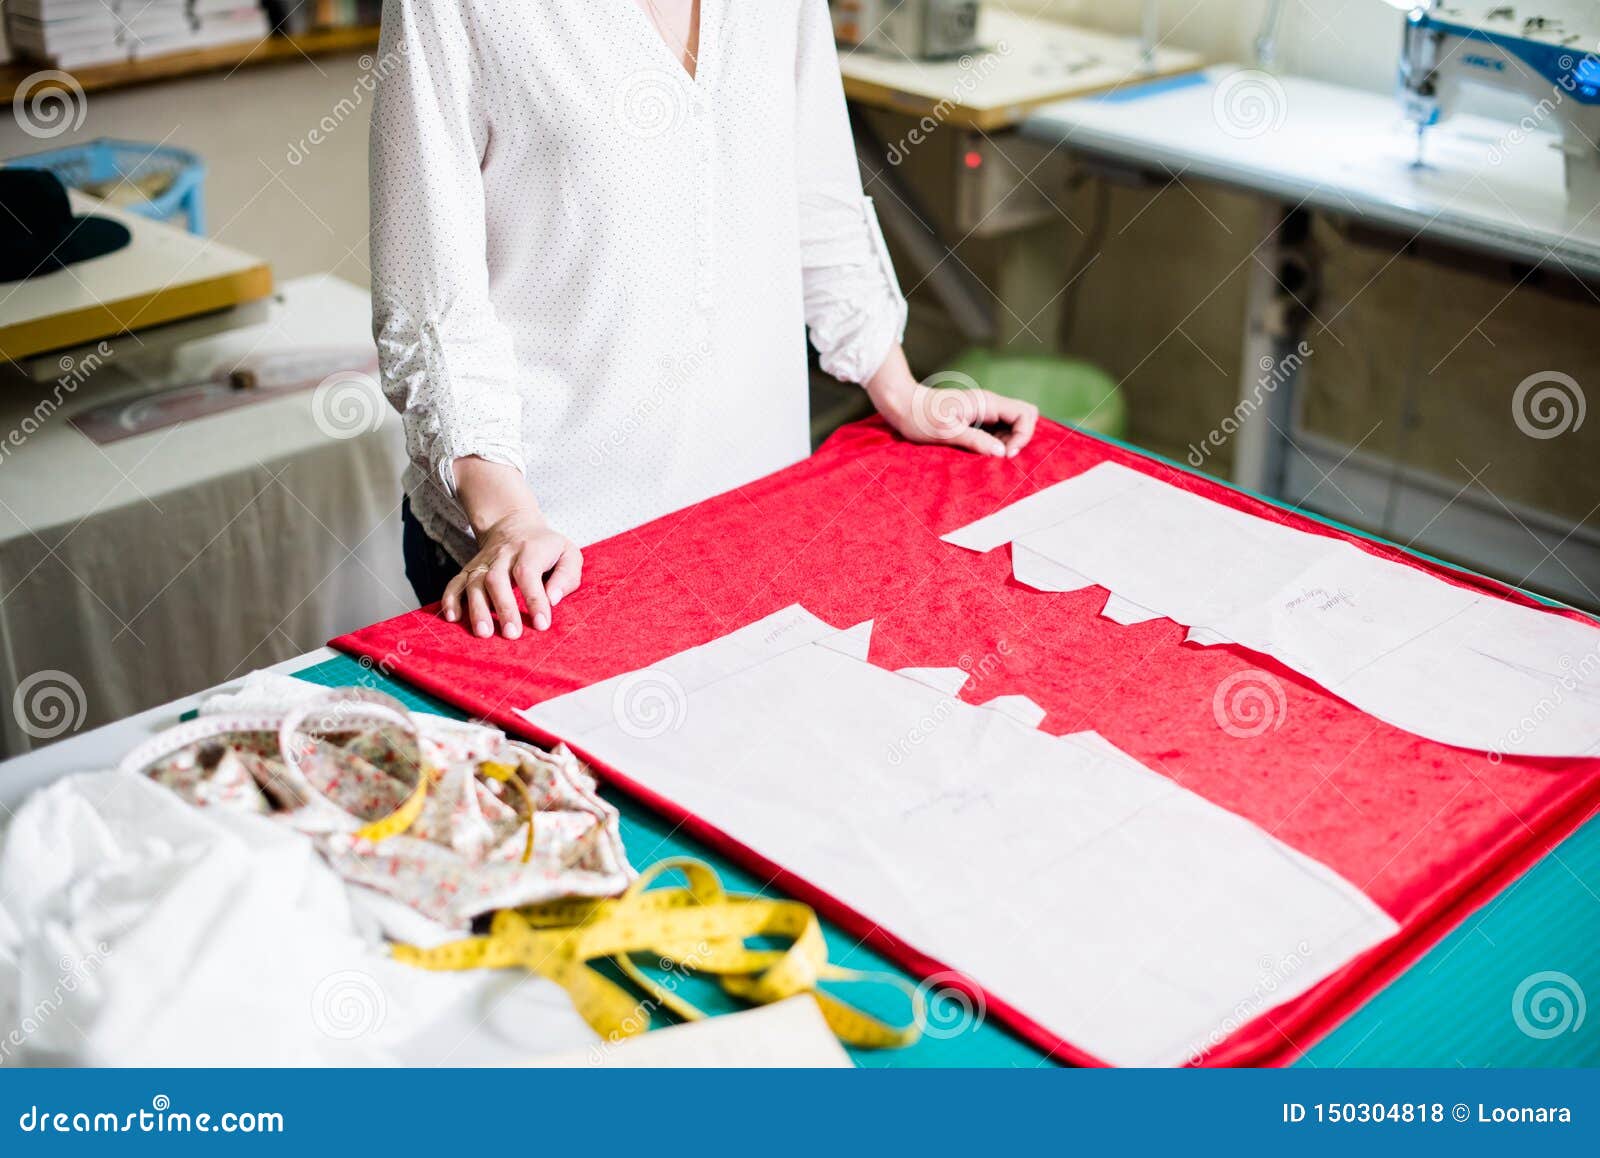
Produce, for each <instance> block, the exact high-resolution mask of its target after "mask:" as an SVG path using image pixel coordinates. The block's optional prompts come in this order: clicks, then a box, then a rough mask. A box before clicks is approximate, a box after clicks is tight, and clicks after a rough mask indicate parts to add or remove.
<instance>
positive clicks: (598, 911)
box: [394, 859, 926, 1049]
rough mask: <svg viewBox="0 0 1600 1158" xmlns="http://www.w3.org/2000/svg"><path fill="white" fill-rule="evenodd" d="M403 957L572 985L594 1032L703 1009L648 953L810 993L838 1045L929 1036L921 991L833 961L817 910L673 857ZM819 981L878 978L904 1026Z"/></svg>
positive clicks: (763, 991) (616, 1032)
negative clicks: (601, 892)
mask: <svg viewBox="0 0 1600 1158" xmlns="http://www.w3.org/2000/svg"><path fill="white" fill-rule="evenodd" d="M673 872H676V873H681V874H682V876H683V878H684V881H685V884H684V885H683V886H682V887H666V888H651V887H650V886H651V884H652V883H654V882H655V881H657V880H658V879H660V878H661V877H662V876H664V875H666V874H668V873H673ZM752 937H770V938H775V939H781V940H786V941H788V942H789V946H788V948H786V949H751V948H748V947H746V944H745V942H746V940H747V939H749V938H752ZM394 956H395V959H396V960H398V961H404V962H406V963H408V964H411V965H416V966H419V967H420V968H423V969H510V968H517V967H520V968H523V969H527V970H529V971H530V972H533V973H537V974H538V975H539V976H541V977H546V978H548V979H550V980H551V981H554V982H555V983H556V984H558V985H560V986H561V987H562V988H563V989H565V990H566V991H567V994H568V995H569V996H570V997H571V998H572V1000H573V1003H574V1004H575V1005H576V1006H577V1008H578V1012H579V1013H580V1014H581V1015H582V1016H583V1018H584V1020H585V1021H587V1022H588V1023H589V1025H590V1027H591V1028H593V1029H594V1030H595V1032H596V1033H598V1034H600V1035H601V1036H602V1037H604V1038H606V1039H607V1040H620V1039H621V1038H625V1037H631V1036H633V1035H634V1034H637V1033H642V1032H643V1031H644V1030H647V1029H649V1028H650V1024H651V1012H650V1011H651V1009H652V1007H653V1005H658V1006H660V1007H663V1008H665V1009H668V1010H670V1011H671V1012H672V1013H673V1014H675V1015H676V1016H677V1017H679V1018H681V1019H683V1020H685V1021H698V1020H700V1019H701V1018H703V1017H705V1013H704V1012H702V1011H701V1010H700V1009H698V1008H696V1007H695V1006H694V1005H693V1004H691V1003H690V1002H688V1001H686V1000H684V998H683V997H682V996H680V995H679V994H678V993H677V992H676V989H675V982H671V981H662V980H658V979H657V978H654V977H652V976H650V975H649V974H647V973H646V972H645V971H644V970H643V969H641V968H640V966H639V963H638V961H637V960H636V957H640V956H648V958H649V959H652V960H654V961H655V962H656V963H658V964H659V965H660V967H661V968H662V969H665V970H668V971H669V972H670V973H671V974H673V975H674V976H682V975H687V974H690V973H704V974H707V975H708V976H712V977H715V978H716V980H717V982H718V983H719V984H720V985H721V986H722V988H723V989H724V990H725V991H727V992H728V993H730V994H732V995H733V996H735V997H738V998H740V999H742V1000H744V1001H749V1002H752V1003H754V1004H758V1005H764V1004H767V1003H770V1002H775V1001H782V1000H784V999H785V998H788V997H793V996H795V995H796V994H800V993H810V994H812V995H813V996H814V997H815V998H816V1001H817V1005H818V1006H819V1007H820V1008H821V1010H822V1016H823V1018H824V1019H825V1020H826V1021H827V1023H828V1027H829V1028H830V1029H831V1030H833V1032H834V1034H835V1035H836V1036H837V1037H838V1038H839V1040H840V1041H842V1042H844V1043H845V1044H846V1045H853V1046H857V1047H860V1048H867V1049H892V1048H896V1047H899V1046H905V1045H910V1044H911V1043H912V1042H914V1041H916V1040H917V1038H918V1037H920V1036H921V1034H922V1026H923V1023H924V1021H925V1017H926V1007H925V1002H924V999H923V994H922V991H921V990H920V989H918V988H917V987H916V986H914V985H912V984H911V983H910V982H909V981H907V980H905V979H904V978H902V977H899V976H896V975H894V974H887V973H863V972H860V971H858V970H855V969H844V968H841V967H840V966H837V965H831V964H829V963H828V948H827V944H826V943H825V942H824V940H823V937H822V926H821V924H820V923H819V922H818V920H817V915H816V913H814V912H812V910H811V909H810V908H809V907H808V906H806V905H803V904H801V903H800V902H798V901H775V900H769V899H767V898H764V897H754V896H732V895H729V894H728V893H727V892H726V891H725V890H724V889H723V887H722V881H721V880H720V879H719V878H718V877H717V874H716V872H715V871H714V870H713V869H712V868H711V867H710V866H709V865H707V864H704V863H702V862H701V861H697V860H689V859H674V860H664V861H661V862H660V863H658V864H654V865H652V866H651V867H650V868H648V869H646V870H645V871H644V872H643V873H642V874H641V875H640V876H639V879H638V880H636V881H635V882H634V883H633V884H632V885H631V886H630V887H629V889H628V891H627V892H625V893H624V894H623V895H622V896H620V897H617V898H614V899H613V898H602V899H598V900H590V899H576V900H560V901H550V902H547V903H545V904H542V905H530V906H527V907H525V908H521V909H502V910H500V911H499V912H498V913H496V914H495V915H494V918H493V921H492V923H491V925H490V928H489V934H488V935H487V936H484V937H468V938H467V939H465V940H462V941H455V942H452V943H450V944H448V945H440V946H438V947H436V948H433V949H420V948H417V947H416V946H414V945H396V946H395V947H394ZM599 961H609V962H611V963H612V964H613V965H615V966H616V968H618V969H619V970H621V972H622V973H623V974H624V975H625V976H626V977H627V978H628V979H629V980H630V981H632V982H633V983H634V984H635V985H637V986H638V987H639V988H640V989H641V990H642V991H643V992H644V993H645V994H646V995H647V1000H645V1001H641V1000H640V999H639V998H638V997H637V996H635V995H634V994H631V993H629V992H628V990H627V989H625V988H624V987H623V986H621V985H619V984H617V983H616V982H615V981H612V980H611V979H610V978H608V977H606V976H605V975H604V974H602V973H600V972H599V971H598V970H596V969H595V968H594V963H595V962H599ZM822 981H841V982H844V981H878V982H882V983H886V984H890V985H893V986H895V987H896V988H898V989H900V990H902V991H903V992H905V993H906V994H907V996H908V997H909V998H910V1002H911V1019H910V1021H909V1022H907V1023H906V1024H904V1025H899V1026H896V1025H890V1024H889V1023H887V1022H885V1021H882V1020H880V1019H879V1018H876V1017H873V1016H872V1015H870V1014H867V1013H864V1012H862V1011H861V1010H859V1009H857V1008H856V1007H855V1006H853V1005H850V1004H848V1003H846V1002H844V1001H841V1000H840V999H839V998H838V997H836V996H834V995H833V994H831V993H827V992H823V991H822V990H820V989H819V988H818V983H819V982H822Z"/></svg>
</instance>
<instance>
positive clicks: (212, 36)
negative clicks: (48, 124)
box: [5, 0, 269, 69]
mask: <svg viewBox="0 0 1600 1158" xmlns="http://www.w3.org/2000/svg"><path fill="white" fill-rule="evenodd" d="M5 9H6V19H7V26H8V31H9V33H10V38H11V46H12V49H13V50H14V51H15V52H16V53H17V54H18V55H19V56H23V57H26V58H28V59H31V60H35V61H39V62H41V63H44V64H48V65H52V66H53V67H55V68H64V69H72V68H86V67H89V66H92V65H96V64H111V63H114V62H117V61H124V60H145V59H148V58H150V57H154V56H164V55H166V54H168V53H173V52H186V51H190V50H193V49H196V48H212V47H216V46H217V45H223V44H235V43H251V42H256V41H260V40H263V39H265V38H266V36H267V35H268V32H269V28H268V24H267V15H266V13H265V12H264V11H263V10H262V7H261V4H260V2H259V0H7V2H6V5H5Z"/></svg>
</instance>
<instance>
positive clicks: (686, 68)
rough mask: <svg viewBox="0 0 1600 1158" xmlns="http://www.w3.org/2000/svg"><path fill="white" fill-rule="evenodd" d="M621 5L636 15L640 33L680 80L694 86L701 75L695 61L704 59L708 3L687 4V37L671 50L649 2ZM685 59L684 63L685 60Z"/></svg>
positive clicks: (695, 0)
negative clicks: (673, 67) (645, 34)
mask: <svg viewBox="0 0 1600 1158" xmlns="http://www.w3.org/2000/svg"><path fill="white" fill-rule="evenodd" d="M622 2H623V3H624V4H626V5H628V7H630V8H632V9H633V10H634V11H635V12H637V13H638V14H639V17H640V19H641V20H643V22H644V30H645V31H646V32H648V33H649V34H650V38H651V39H652V40H654V41H655V42H656V43H657V44H659V45H660V46H661V50H662V51H663V52H665V53H666V54H667V57H668V59H670V60H671V61H672V62H673V63H674V64H675V65H677V66H678V70H679V71H680V72H682V74H683V79H684V80H685V81H687V82H688V83H690V84H696V83H698V82H699V80H700V74H701V69H700V62H699V58H700V57H701V56H702V55H704V53H705V47H706V35H705V32H706V5H707V4H708V3H710V2H711V0H691V3H690V10H689V19H690V27H689V36H688V39H687V40H685V41H684V42H683V44H682V45H681V46H674V45H673V44H672V42H671V41H670V40H669V39H668V35H667V30H666V29H664V28H662V27H661V25H660V24H658V23H657V22H656V18H655V16H654V15H653V13H652V12H651V11H650V10H649V8H648V7H647V6H648V4H649V2H650V0H622ZM691 44H692V45H693V46H694V48H693V50H692V51H691V49H690V47H689V46H690V45H691ZM680 51H681V52H682V55H681V56H680V55H679V52H680ZM685 57H687V58H688V59H687V60H685V59H684V58H685Z"/></svg>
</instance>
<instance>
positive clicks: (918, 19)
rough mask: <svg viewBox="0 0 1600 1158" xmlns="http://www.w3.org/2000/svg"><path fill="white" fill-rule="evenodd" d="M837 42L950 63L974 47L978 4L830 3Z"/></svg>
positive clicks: (967, 0)
mask: <svg viewBox="0 0 1600 1158" xmlns="http://www.w3.org/2000/svg"><path fill="white" fill-rule="evenodd" d="M829 5H830V7H831V8H832V9H833V32H834V36H835V37H836V38H837V39H838V41H839V43H840V44H860V45H863V46H865V47H867V48H873V49H878V50H880V51H886V52H891V53H896V54H900V55H904V56H906V57H908V58H910V59H911V60H949V59H952V58H954V57H958V56H961V55H963V54H964V53H969V52H973V51H975V50H976V49H977V47H978V0H829Z"/></svg>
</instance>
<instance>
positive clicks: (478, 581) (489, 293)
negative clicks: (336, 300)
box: [371, 0, 1037, 638]
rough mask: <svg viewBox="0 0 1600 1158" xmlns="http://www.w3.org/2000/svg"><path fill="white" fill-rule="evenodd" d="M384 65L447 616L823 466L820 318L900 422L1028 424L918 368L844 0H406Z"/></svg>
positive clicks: (505, 614)
mask: <svg viewBox="0 0 1600 1158" xmlns="http://www.w3.org/2000/svg"><path fill="white" fill-rule="evenodd" d="M376 72H377V73H378V75H379V76H380V78H381V79H380V80H379V86H378V93H377V105H376V109H375V111H374V115H373V125H372V170H371V171H372V268H373V327H374V331H375V334H376V337H377V341H378V350H379V355H380V363H381V373H382V378H383V384H384V389H385V392H386V393H387V394H388V396H389V398H390V399H391V401H392V402H393V403H394V405H395V406H396V407H397V408H399V409H400V410H401V411H402V412H403V414H404V416H405V428H406V439H407V445H408V449H409V453H410V457H411V466H410V468H409V469H408V471H407V474H406V480H405V487H406V493H407V496H408V499H407V506H406V511H405V515H406V538H407V542H406V560H407V572H408V575H409V576H410V578H411V581H412V584H413V586H414V587H415V588H416V591H417V595H418V597H419V598H420V599H421V600H422V601H423V602H424V603H431V602H433V601H434V600H436V599H441V598H442V600H443V612H444V616H445V618H446V619H449V620H452V621H455V620H461V619H463V618H464V619H465V621H466V622H467V623H468V624H469V625H470V626H471V628H472V630H473V631H474V632H475V633H476V634H478V635H480V636H488V635H491V634H493V633H494V631H495V626H494V622H495V621H496V620H498V622H499V624H500V630H501V631H502V632H503V633H504V634H505V635H506V636H507V637H508V638H515V637H517V636H518V635H520V634H521V631H522V617H521V615H520V614H519V613H518V611H517V606H516V600H515V590H516V589H518V588H520V589H521V591H522V594H523V598H524V600H525V601H526V603H527V608H528V613H529V616H530V617H531V619H532V622H533V625H534V627H535V628H536V629H538V630H543V629H545V628H547V627H548V626H549V625H550V616H551V609H552V608H553V607H554V606H555V605H556V604H557V603H559V602H560V601H561V599H562V597H563V596H565V595H569V594H571V593H572V591H573V590H574V589H575V588H576V587H577V586H578V583H579V580H580V577H581V569H582V556H581V553H580V551H579V548H578V545H579V544H587V543H592V542H594V541H596V540H599V539H603V538H606V537H607V536H609V535H613V534H615V533H617V532H619V531H622V530H625V529H627V528H629V527H633V526H637V525H639V524H640V523H643V522H645V521H648V520H649V519H652V518H655V517H657V516H659V515H663V514H666V513H668V512H670V511H673V510H677V509H679V508H681V507H684V506H688V505H690V504H692V503H695V502H698V501H700V500H702V499H705V498H708V497H710V496H712V495H714V494H718V493H720V492H722V491H725V490H728V489H730V488H733V487H737V486H740V485H743V484H744V483H747V482H750V481H751V480H753V479H755V478H758V477H760V476H762V475H764V474H768V473H770V472H772V471H774V470H777V469H779V468H781V467H784V466H788V465H790V464H791V463H794V462H796V461H798V460H799V459H801V458H803V457H804V456H805V455H806V454H807V453H808V452H809V443H808V433H807V432H808V421H807V413H808V411H807V371H806V355H805V346H804V342H805V329H806V328H807V327H809V330H810V334H811V340H812V342H813V343H814V344H815V345H816V347H817V350H818V352H819V354H820V356H821V359H822V366H823V368H824V369H826V370H827V371H828V372H829V373H831V374H833V375H835V376H837V377H839V378H841V379H844V380H847V381H851V382H858V383H861V384H863V385H864V386H865V387H866V390H867V393H868V395H869V396H870V398H871V399H872V401H873V403H874V405H876V407H877V408H878V411H879V412H880V413H881V414H882V415H883V416H884V417H885V419H887V420H888V422H889V423H890V424H891V425H892V426H893V427H894V428H895V429H896V430H898V431H899V432H900V433H901V434H903V435H904V436H905V437H907V438H909V439H912V440H915V441H918V442H930V443H948V444H953V445H956V446H961V447H965V448H967V449H970V450H973V451H976V452H978V453H982V454H991V455H995V456H1005V455H1008V454H1015V453H1017V452H1018V451H1019V450H1021V449H1022V447H1023V446H1024V445H1026V443H1027V442H1028V440H1029V438H1030V437H1031V436H1032V433H1033V428H1034V423H1035V420H1036V418H1037V414H1036V412H1035V411H1034V409H1033V408H1032V407H1030V406H1028V405H1026V404H1024V403H1019V402H1015V401H1012V400H1009V399H1004V398H1000V397H997V396H995V395H991V394H985V393H981V392H976V391H969V392H960V393H961V397H960V398H959V399H955V400H953V399H952V398H950V397H949V392H944V393H941V394H939V395H938V396H937V404H936V396H935V395H934V394H933V393H932V392H930V391H929V390H928V388H927V387H924V386H921V385H919V384H918V382H917V381H916V379H915V378H914V377H913V376H912V374H911V372H910V370H909V369H908V368H907V366H906V359H905V355H904V354H903V353H902V352H901V349H900V338H901V335H902V331H903V327H904V324H905V312H906V307H905V299H904V298H903V297H902V296H901V294H900V290H899V287H898V285H897V284H896V282H895V277H894V271H893V269H892V268H891V266H890V263H889V258H888V254H887V252H886V250H885V248H884V244H883V238H882V235H881V234H880V232H879V230H878V226H877V221H876V218H875V216H874V214H873V210H872V204H871V202H870V201H869V200H867V199H866V198H865V197H863V196H862V190H861V179H860V174H859V172H858V170H857V167H856V161H855V153H854V149H853V146H852V144H851V140H850V131H849V124H848V120H847V116H846V112H845V104H844V95H843V91H842V86H841V83H840V79H839V66H838V57H837V55H836V52H835V49H834V44H833V35H832V25H831V22H830V19H829V16H828V9H827V3H826V0H386V3H385V4H384V8H383V39H382V45H381V46H380V49H379V56H378V64H377V65H376ZM957 401H958V402H959V405H954V404H953V403H954V402H957ZM983 426H991V427H998V428H1001V429H1002V431H1003V433H1002V434H1001V435H1000V436H999V437H997V436H995V435H993V434H990V433H988V432H987V431H985V430H983V429H981V427H983Z"/></svg>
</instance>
